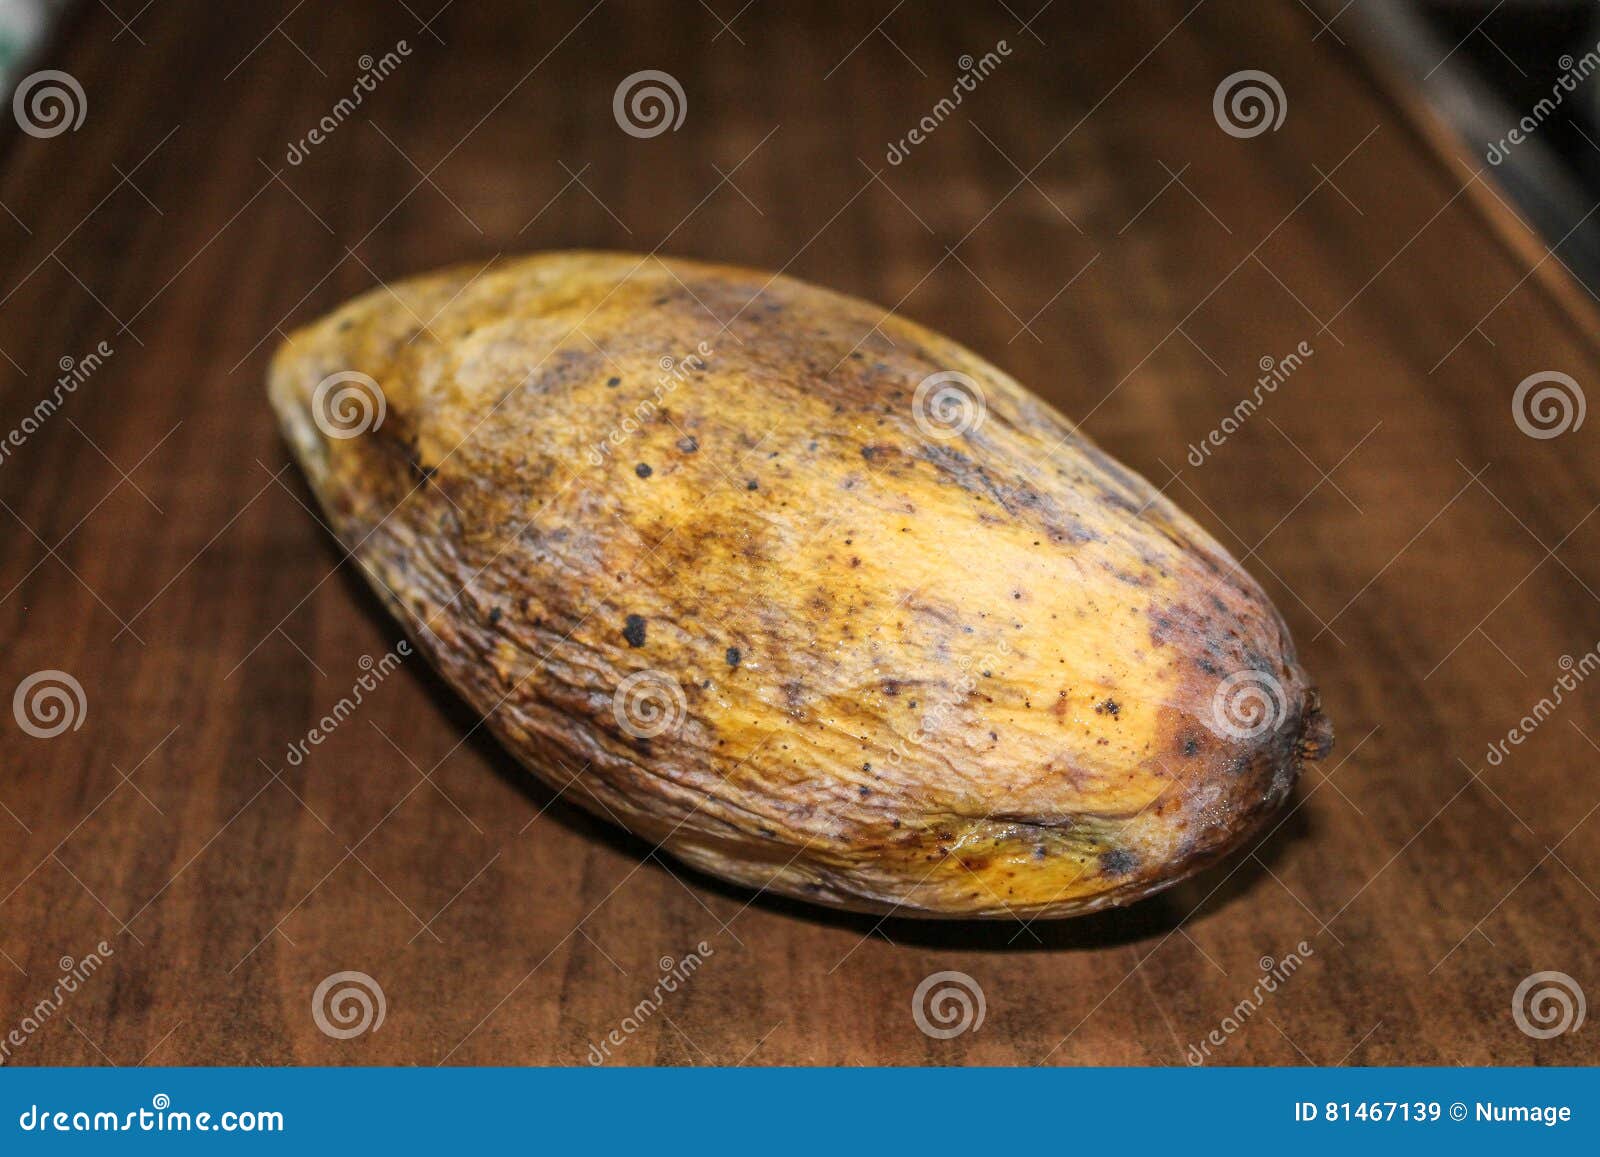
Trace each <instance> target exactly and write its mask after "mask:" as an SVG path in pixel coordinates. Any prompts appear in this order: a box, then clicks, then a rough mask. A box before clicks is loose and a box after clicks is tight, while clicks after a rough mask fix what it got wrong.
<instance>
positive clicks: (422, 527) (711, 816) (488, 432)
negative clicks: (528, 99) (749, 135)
mask: <svg viewBox="0 0 1600 1157" xmlns="http://www.w3.org/2000/svg"><path fill="white" fill-rule="evenodd" d="M270 396H271V401H272V404H273V407H274V409H275V410H276V412H277V415H278V418H279V421H280V423H281V425H282V428H283V432H284V435H285V437H286V439H287V441H288V444H289V446H290V448H291V450H292V452H293V453H294V455H295V457H296V458H297V459H298V460H299V462H300V465H301V466H302V467H303V469H304V471H305V474H306V477H307V478H308V479H309V481H310V484H311V487H312V489H313V491H314V492H315V494H316V496H317V498H318V500H319V501H320V503H321V505H322V507H323V509H324V511H325V512H326V515H327V518H328V521H329V524H330V525H331V526H332V527H333V529H334V530H335V532H336V533H337V534H338V536H339V538H340V539H341V541H342V542H343V544H344V546H345V547H346V548H347V549H348V550H349V551H350V552H351V553H352V554H353V556H354V558H355V560H356V561H357V562H358V563H359V564H360V566H361V567H362V569H363V571H364V572H365V573H366V575H367V576H368V578H369V579H370V581H371V583H372V586H373V589H374V590H375V591H377V593H378V594H379V595H380V596H381V597H382V598H383V599H384V600H385V601H386V602H387V603H388V604H389V606H390V607H391V608H392V610H393V612H394V614H395V615H396V616H397V617H398V618H399V620H400V621H401V623H402V624H403V625H404V627H405V629H406V631H407V633H408V634H409V635H410V636H411V638H412V639H413V641H414V642H415V643H416V645H417V646H418V647H419V648H420V649H421V650H422V652H423V653H424V654H425V655H427V656H428V658H429V660H430V661H431V662H432V663H433V665H434V666H435V667H436V668H437V669H438V670H439V672H440V673H441V674H442V675H443V676H444V678H445V679H446V680H447V681H448V682H449V683H450V685H451V686H452V687H454V688H455V689H456V691H458V692H459V693H460V694H461V695H462V696H463V697H464V698H465V699H466V701H467V702H468V703H469V704H470V705H471V706H472V707H473V708H474V709H475V710H477V711H478V712H479V713H481V714H482V715H483V716H484V718H485V720H486V722H487V725H488V726H489V727H490V728H491V729H492V730H493V731H494V733H495V734H496V735H497V736H498V737H499V739H500V740H501V742H503V743H504V744H505V746H506V747H507V748H508V749H509V750H510V751H511V752H513V753H514V754H515V755H516V756H517V758H518V759H519V760H520V761H521V762H522V763H523V764H524V765H526V766H527V768H528V769H529V770H530V771H532V772H533V773H534V774H535V775H537V776H538V777H539V778H540V779H542V780H544V781H545V782H546V783H547V784H549V785H551V786H552V787H554V788H556V789H557V790H560V791H562V793H563V798H565V799H569V800H573V801H576V802H577V803H579V804H581V805H583V806H584V807H586V808H588V809H589V810H591V811H593V812H594V813H595V814H597V815H599V816H601V817H604V818H607V819H609V820H612V821H614V822H616V823H618V824H621V825H623V826H624V827H626V828H627V829H629V830H630V831H632V832H634V833H635V834H636V835H638V836H640V837H642V838H643V839H645V840H647V841H649V842H650V843H651V844H656V845H660V846H662V847H663V848H664V850H666V851H668V852H670V853H671V854H673V855H675V856H677V857H678V858H679V859H681V860H683V861H685V862H687V863H689V864H691V865H693V866H694V867H696V868H699V869H702V870H704V871H706V872H708V873H711V874H712V875H715V876H718V877H721V878H722V879H724V880H729V881H732V882H734V883H737V884H740V885H745V886H748V887H751V888H757V889H765V890H770V891H773V892H777V893H781V894H784V895H788V896H794V897H800V898H803V899H806V900H811V901H815V902H817V903H821V904H829V905H834V906H838V907H843V908H851V909H859V910H866V911H875V912H886V913H895V914H898V915H906V916H958V917H994V916H1005V915H1022V916H1029V917H1031V916H1047V917H1048V916H1069V915H1074V914H1078V913H1082V912H1088V911H1092V910H1095V909H1099V908H1103V907H1106V906H1108V905H1114V904H1123V903H1128V902H1130V901H1133V900H1136V899H1138V898H1140V897H1142V896H1145V895H1148V894H1150V893H1151V892H1154V891H1157V890H1159V889H1160V888H1162V887H1165V886H1167V885H1170V884H1172V883H1174V882H1176V881H1177V880H1179V879H1182V878H1183V877H1184V876H1186V875H1189V874H1191V873H1192V872H1194V871H1196V870H1198V869H1199V868H1201V867H1203V866H1204V865H1206V864H1208V863H1210V862H1212V861H1214V860H1215V859H1217V858H1218V857H1220V856H1222V855H1224V854H1226V853H1227V852H1229V851H1231V850H1233V849H1235V848H1237V847H1238V846H1239V845H1240V844H1241V843H1242V842H1243V841H1245V840H1246V839H1247V838H1248V837H1249V836H1250V835H1251V834H1252V833H1253V832H1255V831H1256V830H1257V829H1258V828H1259V827H1260V826H1261V824H1262V823H1263V821H1264V820H1266V819H1267V818H1268V817H1269V816H1270V815H1272V814H1273V813H1274V812H1275V811H1276V809H1277V808H1278V806H1279V805H1280V804H1281V803H1282V802H1283V801H1284V800H1285V799H1286V798H1287V797H1288V796H1289V794H1290V792H1291V789H1292V787H1293V784H1294V781H1295V778H1296V775H1297V774H1298V772H1299V769H1300V766H1301V764H1302V762H1303V761H1305V760H1311V759H1316V758H1319V757H1321V756H1323V755H1325V754H1326V752H1327V751H1328V749H1329V747H1330V746H1331V743H1332V731H1331V727H1330V726H1329V724H1328V721H1327V719H1326V717H1325V716H1323V714H1322V713H1321V711H1320V709H1319V702H1318V698H1317V695H1316V692H1315V691H1314V690H1313V689H1312V688H1311V686H1310V684H1309V682H1308V679H1307V676H1306V674H1305V672H1304V671H1303V670H1302V669H1301V667H1300V666H1299V665H1298V663H1297V661H1296V658H1295V651H1294V645H1293V643H1292V642H1291V640H1290V638H1289V634H1288V631H1287V629H1286V628H1285V626H1284V623H1283V620H1282V619H1281V618H1280V617H1279V615H1278V613H1277V611H1276V610H1275V609H1274V608H1273V606H1272V605H1271V603H1270V602H1269V601H1268V599H1267V597H1266V596H1265V595H1264V594H1263V592H1262V591H1261V589H1260V587H1259V586H1257V585H1256V583H1255V582H1254V581H1253V580H1252V579H1251V578H1250V577H1249V576H1248V575H1247V574H1246V573H1245V572H1244V571H1243V570H1242V569H1241V568H1240V567H1239V566H1238V564H1237V563H1235V562H1234V561H1233V559H1232V558H1230V557H1229V555H1228V553H1227V552H1226V551H1225V550H1224V549H1223V548H1222V547H1221V546H1219V545H1218V544H1217V543H1216V542H1215V541H1213V539H1212V538H1211V537H1210V536H1209V535H1208V534H1206V532H1205V531H1203V530H1202V529H1201V528H1200V527H1199V526H1198V525H1197V524H1196V523H1195V522H1193V521H1192V520H1191V519H1190V518H1188V517H1187V516H1186V515H1185V514H1183V513H1182V512H1181V511H1180V510H1178V509H1177V508H1176V507H1175V506H1174V505H1173V504H1172V503H1171V502H1170V501H1168V499H1167V498H1166V497H1165V496H1164V495H1162V494H1161V493H1160V492H1158V491H1157V490H1156V489H1155V488H1154V487H1152V486H1151V485H1150V484H1149V483H1147V482H1146V481H1145V480H1144V479H1143V478H1140V477H1139V476H1137V475H1136V474H1133V473H1132V472H1130V471H1129V470H1127V469H1126V468H1124V467H1122V466H1121V465H1119V464H1118V463H1117V462H1115V461H1113V460H1112V459H1111V458H1110V457H1108V456H1107V455H1106V454H1104V453H1103V452H1102V451H1100V450H1099V449H1098V448H1097V447H1096V446H1095V445H1094V444H1093V443H1092V442H1091V441H1089V440H1088V439H1087V438H1086V437H1084V436H1083V435H1082V434H1080V433H1079V432H1078V431H1077V430H1076V429H1075V428H1074V427H1073V425H1072V424H1071V423H1070V422H1068V421H1067V420H1066V419H1065V418H1063V417H1062V416H1061V415H1060V414H1059V413H1057V412H1056V411H1055V410H1054V409H1052V408H1051V407H1050V406H1048V405H1046V404H1045V403H1044V402H1042V401H1041V400H1040V399H1038V398H1037V397H1035V396H1034V395H1032V394H1030V393H1029V392H1028V391H1027V390H1025V389H1023V388H1022V387H1021V386H1020V385H1018V384H1017V383H1016V382H1015V381H1013V380H1012V379H1011V378H1010V377H1008V376H1007V375H1006V374H1004V373H1002V372H1001V371H1000V370H998V369H996V368H995V367H993V366H991V365H990V364H988V363H987V362H985V361H983V360H982V359H981V358H979V357H978V356H976V355H975V354H973V353H971V352H970V351H968V350H966V349H964V348H962V347H961V346H959V345H957V344H955V343H954V342H951V341H949V340H948V339H946V338H943V337H941V336H939V335H938V334H936V333H932V332H930V331H929V330H926V329H923V328H921V327H920V326H917V325H915V324H912V323H910V322H907V321H905V320H903V319H901V318H899V317H897V316H895V315H893V314H891V313H889V312H888V311H885V310H883V309H881V308H879V307H877V306H874V305H871V304H868V303H866V302H863V301H860V300H857V299H853V298H849V297H844V296H841V295H839V294H835V293H831V292H829V291H826V290H823V289H819V288H816V287H814V286H810V285H806V284H803V283H801V282H798V281H794V280H791V279H789V278H786V277H781V276H776V275H772V274H767V273H761V272H757V271H752V270H745V269H737V268H731V267H726V266H718V265H706V264H700V263H696V262H690V261H682V260H674V259H663V258H657V257H642V256H636V255H630V254H618V253H582V252H574V253H548V254H539V255H534V256H530V257H525V258H520V259H516V260H508V261H505V262H503V263H500V264H497V265H495V266H493V267H491V268H490V269H488V270H487V271H484V270H482V269H479V268H476V267H473V268H466V267H463V268H458V269H448V270H444V271H442V272H438V273H434V274H430V275H426V276H422V277H418V278H414V279H411V280H407V281H402V282H398V283H395V284H391V285H389V286H386V287H383V288H380V289H377V290H374V291H372V292H370V293H367V294H365V295H363V296H361V297H359V298H356V299H355V300H353V301H351V302H349V303H347V304H346V305H344V306H342V307H340V308H339V309H337V310H335V311H334V312H333V313H332V314H330V315H329V316H328V317H326V318H324V319H322V320H321V321H318V322H316V323H315V324H313V325H311V326H309V327H307V328H305V329H302V330H300V331H298V332H296V333H295V334H293V335H292V336H291V337H290V338H289V339H288V340H287V341H286V342H285V343H284V344H283V346H282V347H281V348H280V349H279V351H278V353H277V355H276V358H275V359H274V362H273V365H272V369H271V374H270Z"/></svg>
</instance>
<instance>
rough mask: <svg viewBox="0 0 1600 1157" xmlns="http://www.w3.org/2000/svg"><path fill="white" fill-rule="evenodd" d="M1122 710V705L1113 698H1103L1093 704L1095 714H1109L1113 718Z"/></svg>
mask: <svg viewBox="0 0 1600 1157" xmlns="http://www.w3.org/2000/svg"><path fill="white" fill-rule="evenodd" d="M1121 712H1122V705H1121V704H1120V703H1118V702H1117V701H1116V700H1115V699H1104V700H1101V701H1100V702H1099V703H1096V704H1095V705H1094V713H1095V714H1096V715H1110V716H1112V717H1113V718H1115V717H1116V716H1117V715H1119V714H1120V713H1121Z"/></svg>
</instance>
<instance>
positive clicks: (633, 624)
mask: <svg viewBox="0 0 1600 1157" xmlns="http://www.w3.org/2000/svg"><path fill="white" fill-rule="evenodd" d="M622 637H623V638H624V639H626V640H628V646H630V647H642V646H644V617H643V616H642V615H629V616H628V617H627V619H626V620H625V621H624V622H623V624H622Z"/></svg>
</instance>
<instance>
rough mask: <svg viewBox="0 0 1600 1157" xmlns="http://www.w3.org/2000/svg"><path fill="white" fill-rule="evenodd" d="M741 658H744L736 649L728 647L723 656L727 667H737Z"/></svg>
mask: <svg viewBox="0 0 1600 1157" xmlns="http://www.w3.org/2000/svg"><path fill="white" fill-rule="evenodd" d="M743 657H744V656H742V655H740V654H739V648H738V647H729V648H728V650H727V653H726V654H724V655H723V658H724V659H726V660H727V661H728V666H730V667H737V666H738V665H739V660H740V659H742V658H743Z"/></svg>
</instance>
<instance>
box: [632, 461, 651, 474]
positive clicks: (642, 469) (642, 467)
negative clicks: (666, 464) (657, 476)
mask: <svg viewBox="0 0 1600 1157" xmlns="http://www.w3.org/2000/svg"><path fill="white" fill-rule="evenodd" d="M633 472H634V473H635V474H637V475H638V476H639V477H640V478H648V477H650V475H652V474H654V473H655V471H654V470H652V469H650V464H649V463H648V462H641V463H639V464H638V465H637V466H635V467H634V468H633Z"/></svg>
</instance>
